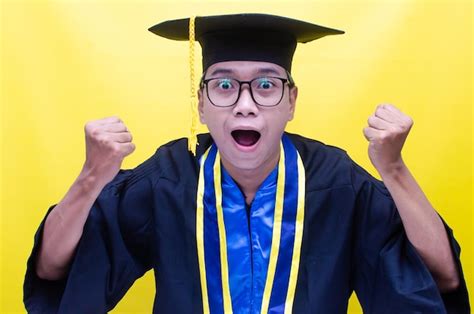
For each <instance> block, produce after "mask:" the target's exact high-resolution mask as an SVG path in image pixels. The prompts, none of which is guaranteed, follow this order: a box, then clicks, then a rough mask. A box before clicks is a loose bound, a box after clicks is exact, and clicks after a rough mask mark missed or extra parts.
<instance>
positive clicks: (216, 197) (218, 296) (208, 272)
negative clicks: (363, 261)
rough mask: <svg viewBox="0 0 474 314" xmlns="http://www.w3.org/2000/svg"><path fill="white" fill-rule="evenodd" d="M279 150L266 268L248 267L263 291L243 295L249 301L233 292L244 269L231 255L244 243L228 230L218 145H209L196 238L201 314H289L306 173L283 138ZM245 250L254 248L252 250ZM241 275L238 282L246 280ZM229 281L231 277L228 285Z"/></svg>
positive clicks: (203, 167) (203, 160) (200, 186)
mask: <svg viewBox="0 0 474 314" xmlns="http://www.w3.org/2000/svg"><path fill="white" fill-rule="evenodd" d="M280 147H281V153H280V160H279V162H278V169H277V170H278V175H277V179H276V185H275V186H276V193H275V199H274V206H272V210H271V212H270V213H271V214H272V216H273V217H270V218H273V219H272V220H273V225H272V226H271V229H272V230H271V239H269V242H271V247H270V250H269V254H268V255H269V257H268V259H267V261H266V263H265V265H264V266H265V267H260V265H258V266H259V267H260V268H259V269H257V270H254V269H253V265H252V267H251V271H252V272H253V271H259V270H260V271H266V274H259V275H263V278H264V284H262V290H263V291H253V290H251V292H248V291H247V294H248V295H250V297H249V298H243V297H242V294H238V292H236V291H238V289H236V288H235V286H236V285H238V284H239V283H238V282H236V281H235V278H240V277H239V276H235V273H233V272H238V271H242V267H236V266H235V265H236V263H235V258H234V259H233V260H232V259H231V258H229V256H238V255H236V253H238V254H240V251H235V250H237V249H236V248H239V247H242V245H241V244H240V243H238V242H239V241H240V242H242V239H239V237H235V236H233V234H232V231H231V229H230V228H233V225H232V223H233V222H232V221H230V219H231V218H229V217H232V216H229V214H228V211H232V208H226V206H228V205H227V204H228V202H225V201H224V202H223V195H224V196H225V195H226V194H225V193H224V194H223V192H222V191H223V189H222V182H223V181H222V177H221V170H224V169H223V168H221V162H220V157H219V152H218V150H217V147H216V145H215V144H213V145H211V147H210V148H209V149H208V150H207V151H206V153H205V154H204V155H203V156H202V157H201V160H200V164H201V168H200V169H201V171H200V174H199V183H198V192H197V214H196V240H197V249H198V259H199V270H200V279H201V292H202V301H203V310H204V313H233V312H235V313H250V312H251V313H268V312H272V313H291V310H292V306H293V299H294V295H295V289H296V280H297V277H298V268H299V261H300V251H301V241H302V236H303V220H304V199H305V171H304V167H303V163H302V161H301V158H300V156H299V154H298V151H297V150H296V148H295V147H294V145H293V144H292V143H291V141H290V139H289V138H288V137H287V136H286V135H283V137H282V142H281V145H280ZM224 171H225V170H224ZM272 202H273V199H272ZM226 218H227V221H226ZM270 220H271V219H270ZM234 225H235V223H234ZM226 228H227V230H226ZM229 232H230V233H229ZM229 239H230V240H229ZM249 248H251V250H255V248H254V247H252V246H249ZM263 249H265V248H263ZM267 249H268V248H267ZM250 254H252V253H250ZM243 265H244V264H243ZM248 268H250V267H248ZM246 271H247V272H250V269H246ZM231 274H232V275H234V276H231ZM244 275H245V274H242V276H241V278H246V277H245V276H244ZM260 277H262V276H260ZM231 278H234V279H232V280H233V282H232V284H231ZM251 278H253V277H252V276H251ZM255 278H256V277H255ZM251 280H252V279H251ZM243 284H244V283H243V282H242V285H243ZM232 285H233V287H234V288H232V289H231V286H232ZM254 286H255V287H258V285H252V287H254Z"/></svg>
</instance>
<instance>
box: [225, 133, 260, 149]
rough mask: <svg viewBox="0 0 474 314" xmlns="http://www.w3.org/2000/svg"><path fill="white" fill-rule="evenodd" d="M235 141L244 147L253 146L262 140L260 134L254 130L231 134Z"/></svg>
mask: <svg viewBox="0 0 474 314" xmlns="http://www.w3.org/2000/svg"><path fill="white" fill-rule="evenodd" d="M231 135H232V137H233V138H234V141H236V142H237V144H239V145H242V146H247V147H249V146H253V145H255V144H256V143H257V142H258V140H259V139H260V133H259V132H257V131H254V130H234V131H232V132H231Z"/></svg>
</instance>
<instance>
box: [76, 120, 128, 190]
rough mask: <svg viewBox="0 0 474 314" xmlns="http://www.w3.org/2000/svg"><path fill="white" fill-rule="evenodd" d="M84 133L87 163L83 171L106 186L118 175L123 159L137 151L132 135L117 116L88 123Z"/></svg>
mask: <svg viewBox="0 0 474 314" xmlns="http://www.w3.org/2000/svg"><path fill="white" fill-rule="evenodd" d="M84 131H85V135H86V161H85V163H84V167H83V171H84V172H85V173H87V174H88V175H90V176H92V177H93V178H94V180H96V182H97V183H100V184H102V185H105V184H107V183H109V182H110V181H112V179H113V178H114V177H115V176H116V175H117V173H118V172H119V170H120V167H121V165H122V161H123V159H124V158H125V157H126V156H128V155H130V154H131V153H132V152H133V151H134V150H135V144H133V143H132V135H131V134H130V132H129V131H128V129H127V127H126V126H125V124H124V123H123V122H122V120H120V118H118V117H116V116H113V117H107V118H103V119H99V120H94V121H90V122H87V123H86V125H85V127H84Z"/></svg>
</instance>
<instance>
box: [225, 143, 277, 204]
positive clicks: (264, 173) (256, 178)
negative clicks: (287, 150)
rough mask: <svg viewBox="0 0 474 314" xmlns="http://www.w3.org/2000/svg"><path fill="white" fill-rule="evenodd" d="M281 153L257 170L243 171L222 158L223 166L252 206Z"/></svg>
mask: <svg viewBox="0 0 474 314" xmlns="http://www.w3.org/2000/svg"><path fill="white" fill-rule="evenodd" d="M279 159H280V153H279V152H278V154H276V155H275V156H274V157H272V158H271V159H269V160H268V161H267V162H266V163H265V164H264V165H263V166H261V167H259V168H256V169H241V168H237V167H235V166H234V165H232V164H231V163H228V162H227V160H225V159H224V158H221V160H222V165H223V166H224V168H225V169H226V170H227V172H228V173H229V174H230V176H231V177H232V179H234V181H235V182H236V183H237V185H238V186H239V188H240V189H241V190H242V192H243V193H244V196H245V202H246V203H247V204H248V205H250V204H251V203H252V201H253V199H254V196H255V193H256V192H257V190H258V188H259V186H260V185H261V184H262V182H263V181H264V180H265V178H266V177H268V175H269V174H270V172H272V170H273V169H274V168H275V167H276V165H277V163H278V160H279Z"/></svg>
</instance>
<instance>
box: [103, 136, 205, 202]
mask: <svg viewBox="0 0 474 314" xmlns="http://www.w3.org/2000/svg"><path fill="white" fill-rule="evenodd" d="M198 143H199V145H198V148H197V151H196V156H194V155H193V154H192V153H190V152H189V151H188V140H187V138H179V139H175V140H172V141H170V142H168V143H166V144H163V145H161V146H160V147H158V148H157V149H156V151H155V153H154V154H153V155H152V156H150V157H149V158H148V159H147V160H145V161H144V162H142V163H141V164H139V165H138V166H136V167H135V168H133V169H120V171H119V172H118V174H117V175H116V176H115V178H114V179H113V180H112V181H111V182H109V183H108V184H107V185H106V186H105V187H104V190H112V191H113V192H114V193H120V192H121V191H123V190H124V189H125V190H128V189H130V188H132V187H134V186H136V185H137V184H138V185H140V186H143V184H145V183H147V184H149V185H150V186H154V185H155V184H156V182H157V181H158V180H159V179H165V180H169V181H174V182H179V181H182V180H183V179H186V178H190V177H193V176H192V174H196V175H197V173H198V171H199V168H198V167H199V164H198V160H199V157H200V156H201V155H202V154H203V153H204V151H205V149H207V147H209V145H210V144H211V143H212V139H211V137H210V135H209V134H208V133H205V134H199V135H198Z"/></svg>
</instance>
